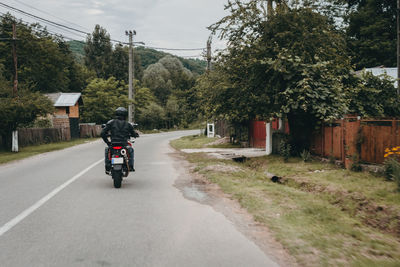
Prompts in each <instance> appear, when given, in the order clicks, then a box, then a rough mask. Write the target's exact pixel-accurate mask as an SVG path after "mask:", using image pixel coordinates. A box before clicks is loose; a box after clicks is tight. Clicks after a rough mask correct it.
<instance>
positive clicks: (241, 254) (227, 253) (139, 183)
mask: <svg viewBox="0 0 400 267" xmlns="http://www.w3.org/2000/svg"><path fill="white" fill-rule="evenodd" d="M193 133H194V132H174V133H164V134H156V135H144V136H142V137H140V138H139V139H137V141H136V143H135V167H136V172H135V173H133V174H130V175H129V177H128V178H126V179H125V180H124V181H123V184H122V188H121V189H115V188H113V185H112V180H111V178H110V176H107V175H105V174H104V165H103V161H102V159H103V151H104V145H103V144H102V143H101V142H100V141H98V142H93V143H88V144H84V145H80V146H76V147H72V148H68V149H65V150H62V151H56V152H51V153H46V154H42V155H39V156H35V157H33V158H29V159H25V160H22V161H19V162H14V163H11V164H6V165H0V183H1V186H0V266H18V267H19V266H277V264H276V263H274V262H273V261H272V260H271V259H270V258H268V256H266V255H265V254H264V253H263V252H262V251H261V250H260V249H259V248H258V247H257V246H256V245H255V244H254V243H253V242H252V241H251V240H249V239H248V238H247V237H245V236H244V235H243V234H242V233H240V232H239V231H238V230H237V229H236V228H235V226H234V225H233V223H232V222H230V221H229V220H228V219H227V218H226V217H225V216H223V215H222V214H220V213H218V212H216V211H215V210H214V209H213V208H211V207H210V206H208V205H203V204H200V203H198V202H195V201H192V200H188V199H186V198H184V197H183V195H182V193H181V192H180V191H179V190H178V189H177V188H175V187H174V185H173V184H174V181H175V179H177V176H178V173H177V171H176V169H175V167H174V164H173V163H174V160H176V159H174V158H173V157H171V155H170V153H171V152H172V149H171V148H170V147H169V145H168V143H169V140H170V139H173V138H177V137H179V136H182V135H188V134H193ZM196 133H197V131H196Z"/></svg>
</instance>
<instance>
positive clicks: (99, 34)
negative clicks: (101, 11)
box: [84, 24, 113, 79]
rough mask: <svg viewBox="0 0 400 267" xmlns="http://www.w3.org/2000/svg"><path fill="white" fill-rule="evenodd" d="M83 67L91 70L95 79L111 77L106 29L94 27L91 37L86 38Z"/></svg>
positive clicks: (110, 56) (109, 49)
mask: <svg viewBox="0 0 400 267" xmlns="http://www.w3.org/2000/svg"><path fill="white" fill-rule="evenodd" d="M84 49H85V65H86V67H88V68H89V69H90V70H93V71H94V72H95V73H96V75H97V78H103V79H108V78H109V77H110V76H111V71H110V62H111V59H112V52H113V51H112V44H111V41H110V35H109V34H108V33H107V31H106V29H104V28H102V27H101V26H100V25H98V24H97V25H96V26H95V28H94V31H93V33H92V34H91V35H88V37H87V38H86V45H85V48H84Z"/></svg>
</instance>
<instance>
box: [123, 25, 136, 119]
mask: <svg viewBox="0 0 400 267" xmlns="http://www.w3.org/2000/svg"><path fill="white" fill-rule="evenodd" d="M125 34H126V35H127V36H129V94H128V96H129V100H132V101H135V93H134V85H133V79H134V70H133V35H136V31H135V30H134V31H125ZM134 118H135V105H134V104H129V108H128V121H129V122H133V120H134Z"/></svg>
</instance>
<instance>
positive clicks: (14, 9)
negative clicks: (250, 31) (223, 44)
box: [0, 2, 206, 51]
mask: <svg viewBox="0 0 400 267" xmlns="http://www.w3.org/2000/svg"><path fill="white" fill-rule="evenodd" d="M0 6H2V7H4V8H8V9H11V10H13V11H15V12H18V13H21V14H23V15H25V16H28V17H31V18H34V19H38V20H40V21H42V22H43V23H45V24H49V25H51V26H53V27H56V28H60V29H62V30H64V31H65V30H66V29H67V30H70V31H69V32H70V33H71V31H76V32H79V33H82V34H85V35H91V33H88V32H85V31H81V30H79V29H75V28H73V27H69V26H66V25H63V24H61V23H57V22H54V21H51V20H48V19H45V18H41V17H39V16H36V15H33V14H31V13H29V12H26V11H23V10H21V9H18V8H15V7H12V6H10V5H7V4H4V3H2V2H0ZM80 37H82V36H80ZM110 41H111V42H115V43H120V44H129V43H127V42H123V41H120V40H116V39H111V38H110ZM137 46H141V47H145V48H149V49H154V50H165V51H200V50H205V49H206V48H205V47H202V48H166V47H153V46H146V45H137Z"/></svg>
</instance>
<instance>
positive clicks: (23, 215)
mask: <svg viewBox="0 0 400 267" xmlns="http://www.w3.org/2000/svg"><path fill="white" fill-rule="evenodd" d="M102 161H104V159H101V160H99V161H96V162H95V163H93V164H92V165H90V166H89V167H87V168H86V169H84V170H83V171H81V172H80V173H78V174H77V175H75V176H74V177H72V178H71V179H69V180H68V181H66V182H65V183H63V184H62V185H60V186H59V187H57V188H56V189H54V190H53V191H51V192H50V193H49V194H47V195H46V196H44V197H43V198H42V199H40V200H39V201H38V202H36V203H35V204H33V205H32V206H31V207H29V208H27V209H26V210H24V211H23V212H22V213H20V214H19V215H18V216H17V217H15V218H14V219H12V220H11V221H9V222H8V223H6V224H4V225H3V226H2V227H0V237H1V236H2V235H3V234H5V233H6V232H7V231H9V230H10V229H11V228H13V227H14V226H16V225H17V224H18V223H20V222H21V221H22V220H23V219H25V218H26V217H28V216H29V215H30V214H31V213H33V212H34V211H35V210H37V209H38V208H40V207H41V206H42V205H44V204H45V203H46V202H47V201H49V200H50V199H51V198H52V197H54V196H55V195H57V194H58V193H59V192H60V191H61V190H63V189H64V188H65V187H67V186H68V185H70V184H71V183H73V182H74V181H76V180H77V179H78V178H79V177H81V176H82V175H84V174H85V173H86V172H88V171H89V170H90V169H92V168H93V167H94V166H96V165H97V164H99V163H100V162H102Z"/></svg>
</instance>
